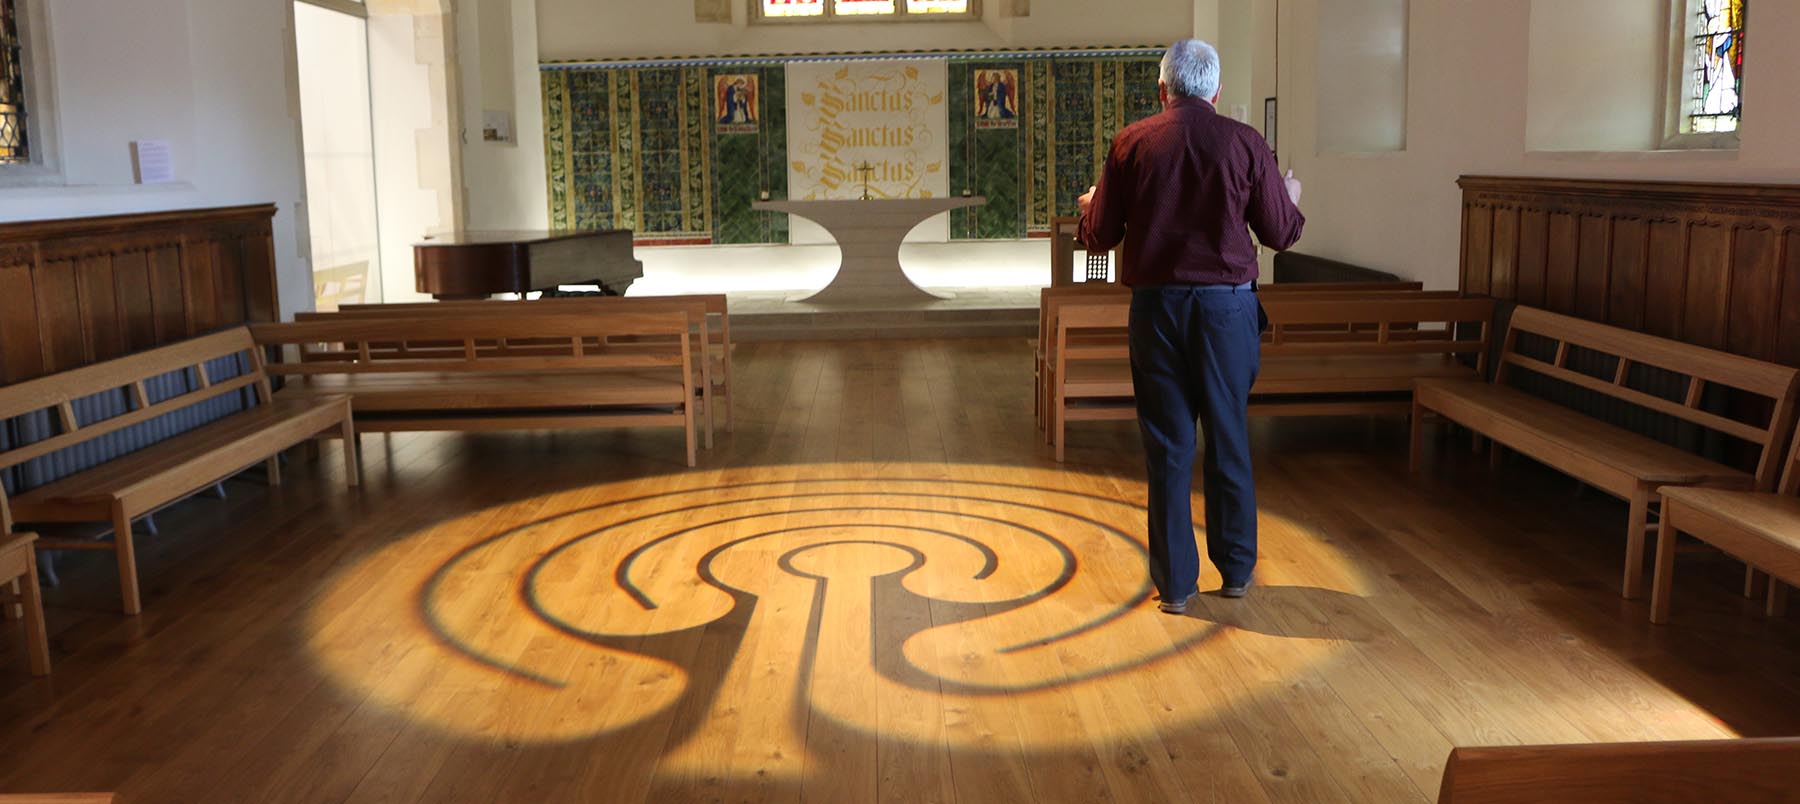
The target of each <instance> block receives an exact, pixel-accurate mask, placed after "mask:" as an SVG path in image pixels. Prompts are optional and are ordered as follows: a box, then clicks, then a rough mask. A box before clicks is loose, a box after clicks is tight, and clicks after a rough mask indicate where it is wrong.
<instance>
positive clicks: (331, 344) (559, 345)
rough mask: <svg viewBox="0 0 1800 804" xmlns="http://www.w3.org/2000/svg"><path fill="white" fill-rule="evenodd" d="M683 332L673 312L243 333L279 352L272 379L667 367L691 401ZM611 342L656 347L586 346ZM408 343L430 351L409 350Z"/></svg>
mask: <svg viewBox="0 0 1800 804" xmlns="http://www.w3.org/2000/svg"><path fill="white" fill-rule="evenodd" d="M688 333H689V325H688V316H687V314H685V313H681V312H629V313H619V314H616V315H606V316H595V315H584V314H580V313H578V312H564V313H555V314H551V315H543V314H515V315H497V314H493V313H483V314H469V315H461V316H452V315H430V316H418V317H410V318H401V317H395V316H388V315H383V316H368V317H357V316H343V317H338V318H329V319H324V320H314V321H296V322H294V323H291V324H256V325H253V326H252V327H251V334H252V335H253V336H254V337H255V339H256V342H257V343H259V344H263V345H267V346H279V347H282V348H283V351H284V362H281V363H275V364H271V365H269V366H268V367H267V371H268V373H269V374H271V375H275V376H301V375H313V374H370V373H393V372H420V371H430V372H440V371H492V372H530V371H544V370H556V369H572V370H580V369H615V368H650V367H659V366H671V367H680V368H681V370H682V380H683V382H684V383H687V384H689V385H690V387H689V389H688V390H689V392H690V394H691V393H692V390H693V389H692V387H691V383H692V381H693V378H692V376H691V372H692V371H693V362H692V361H693V351H692V344H691V343H690V341H689V339H688V337H687V335H688ZM615 337H649V338H663V339H664V341H663V342H661V343H651V344H646V348H643V349H634V350H631V351H617V350H606V349H598V348H595V347H594V346H593V344H595V343H605V342H606V341H607V339H609V338H615ZM511 341H527V342H530V344H531V346H530V348H529V349H528V350H512V349H509V348H508V347H507V346H506V344H507V343H508V342H511ZM409 343H426V344H431V346H430V347H429V348H425V349H418V350H413V349H409V348H408V344H409ZM443 344H457V346H456V347H454V348H446V347H444V346H443ZM288 347H292V348H293V349H295V350H297V351H298V353H299V354H298V356H299V357H300V360H299V361H298V362H286V360H285V359H286V356H287V355H286V354H285V353H286V351H287V349H288Z"/></svg>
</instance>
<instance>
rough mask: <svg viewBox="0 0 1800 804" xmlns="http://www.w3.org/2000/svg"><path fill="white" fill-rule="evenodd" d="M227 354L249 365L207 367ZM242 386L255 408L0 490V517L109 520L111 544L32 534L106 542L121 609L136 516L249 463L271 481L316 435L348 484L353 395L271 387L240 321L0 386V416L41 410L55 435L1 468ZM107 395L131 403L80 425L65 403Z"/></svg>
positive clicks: (132, 584)
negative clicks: (178, 380) (287, 454)
mask: <svg viewBox="0 0 1800 804" xmlns="http://www.w3.org/2000/svg"><path fill="white" fill-rule="evenodd" d="M221 359H236V360H238V361H239V363H240V365H244V366H247V367H248V368H247V369H245V370H244V371H243V372H242V373H240V374H239V375H238V376H236V377H231V378H223V377H221V378H215V377H213V376H212V373H211V371H210V370H209V369H208V365H209V364H211V363H213V362H214V361H218V360H221ZM177 372H179V373H181V374H183V375H185V376H186V377H189V378H191V387H189V388H188V389H186V390H183V391H181V392H179V393H176V394H174V395H172V396H170V397H168V398H166V399H162V400H152V398H151V396H150V392H149V388H148V386H149V381H150V380H152V379H154V378H158V377H162V376H165V375H169V374H172V373H177ZM246 392H248V393H249V394H250V395H251V396H252V397H253V398H254V400H255V402H256V404H255V405H254V406H251V407H248V408H246V409H245V410H242V411H240V412H237V413H232V414H229V415H226V416H224V417H223V418H220V419H218V420H216V421H213V422H210V423H208V424H204V425H201V426H199V427H196V428H194V429H192V430H188V431H187V432H183V433H180V434H179V435H175V436H172V437H170V438H167V439H164V440H161V441H158V442H156V443H155V444H152V445H150V446H148V447H145V448H143V449H140V450H137V451H135V452H131V453H128V454H125V455H121V456H119V457H116V458H113V459H111V460H108V461H106V462H104V463H101V464H100V465H98V466H95V467H93V468H90V469H85V470H82V471H79V472H76V473H74V474H72V475H69V476H66V477H62V478H59V479H57V480H54V481H51V482H49V483H45V484H43V485H40V486H35V487H33V488H29V489H25V490H23V491H21V492H19V493H18V494H15V495H13V496H12V498H11V499H10V500H8V499H7V498H6V496H5V495H4V494H3V493H0V511H4V524H6V525H8V526H9V527H10V525H11V523H12V522H13V521H14V520H19V521H25V522H106V523H110V524H111V525H112V528H113V540H112V542H111V543H110V544H107V543H104V542H91V541H83V540H63V539H54V540H53V539H39V540H38V542H37V547H38V549H40V550H112V551H114V552H115V553H116V554H117V558H118V564H119V593H120V597H121V598H122V601H123V607H124V611H125V613H126V614H137V613H138V612H140V611H142V609H143V606H142V602H141V600H140V596H139V592H138V578H137V551H136V549H135V547H134V546H133V544H132V537H131V523H132V521H133V520H135V519H137V518H139V517H142V516H145V515H147V514H151V513H154V512H156V511H157V510H158V509H160V508H162V507H164V506H166V505H169V504H171V503H173V502H176V501H178V500H181V499H184V498H186V497H188V496H189V495H191V494H193V493H194V492H196V491H200V490H202V489H206V488H209V487H211V486H213V485H215V484H217V483H219V482H220V481H222V480H224V479H225V478H228V477H230V476H232V475H235V474H237V473H238V472H241V471H243V470H244V469H246V468H249V467H250V466H253V465H255V464H257V463H262V464H264V465H265V466H266V467H267V469H268V478H269V483H270V484H272V485H273V484H278V483H280V482H281V463H280V453H281V452H282V451H283V450H286V449H287V448H289V447H292V446H294V445H296V444H299V443H301V442H304V441H307V440H309V439H311V438H314V437H316V436H330V437H341V438H343V439H344V474H345V479H346V481H347V482H348V483H349V484H350V485H351V486H355V485H356V484H357V464H356V449H355V445H354V439H353V438H352V437H351V436H352V432H351V429H350V399H349V397H347V396H343V395H313V396H309V397H304V398H302V397H301V396H299V395H296V394H287V393H282V394H276V393H274V392H273V391H272V390H271V388H270V384H269V378H268V375H267V373H266V372H265V371H264V366H263V357H262V352H261V350H259V349H257V348H256V345H255V344H254V343H253V342H252V341H251V339H250V332H249V330H247V329H245V328H244V327H237V328H235V329H229V330H225V331H223V332H219V333H215V334H212V335H206V336H202V337H199V338H194V339H191V340H187V341H182V342H180V343H175V344H170V345H168V346H162V347H158V348H156V349H151V350H149V351H145V352H139V353H137V354H134V355H128V356H126V357H121V358H116V359H114V360H108V361H106V362H103V363H96V364H94V365H91V366H85V367H82V368H78V369H74V370H72V371H65V372H62V373H60V374H52V375H49V376H47V377H40V378H38V379H35V380H29V381H26V382H22V383H17V384H14V385H9V386H6V387H3V388H0V419H11V418H13V417H16V416H24V415H31V414H37V413H40V412H43V411H49V412H51V413H52V414H53V417H54V420H55V421H56V423H57V425H58V426H59V432H57V434H56V435H53V436H51V437H49V438H45V439H43V440H41V441H37V442H34V443H29V444H22V445H18V446H15V447H13V448H12V449H10V450H6V451H5V452H0V469H7V468H10V467H14V466H18V465H20V464H23V463H25V462H27V461H31V460H34V459H37V458H41V457H44V456H47V455H50V454H52V453H56V452H59V451H61V450H66V449H69V448H71V447H76V446H79V445H82V444H85V443H87V442H89V441H92V440H93V439H97V438H100V437H101V436H105V435H107V434H110V433H116V432H120V431H123V430H125V429H126V428H129V427H133V426H135V425H140V424H144V423H146V422H150V421H151V420H154V419H158V418H160V417H163V416H166V415H169V414H172V413H177V412H181V411H188V410H190V409H191V408H193V407H194V406H196V405H199V404H200V403H202V402H207V401H209V400H213V399H217V398H220V397H223V396H225V395H227V394H236V395H238V396H239V397H240V398H241V397H242V396H243V394H244V393H246ZM101 394H112V395H114V396H115V398H119V399H124V400H129V410H128V411H127V412H124V413H121V414H119V415H117V416H113V417H111V418H105V419H100V420H98V421H81V420H80V417H78V416H77V415H76V412H75V406H74V403H75V402H77V401H79V400H82V399H86V398H88V397H92V396H96V395H101Z"/></svg>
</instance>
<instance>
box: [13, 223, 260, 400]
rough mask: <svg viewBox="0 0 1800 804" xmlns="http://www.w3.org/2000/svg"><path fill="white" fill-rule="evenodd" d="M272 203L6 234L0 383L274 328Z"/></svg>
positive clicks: (39, 226) (29, 226)
mask: <svg viewBox="0 0 1800 804" xmlns="http://www.w3.org/2000/svg"><path fill="white" fill-rule="evenodd" d="M274 215H275V207H274V206H273V205H259V206H249V207H231V208H224V209H203V210H182V211H175V212H156V213H149V214H143V215H118V216H111V217H104V218H78V219H71V220H58V221H28V222H21V223H9V224H3V225H0V383H12V382H18V381H19V380H24V379H30V378H32V377H37V376H41V375H44V374H49V373H53V372H57V371H64V370H67V369H71V368H76V367H78V366H83V365H87V364H89V363H94V362H98V361H101V360H105V359H108V358H112V357H117V356H119V355H123V354H129V353H131V352H135V351H139V350H142V349H148V348H150V347H152V346H158V345H161V344H164V343H168V342H170V341H177V340H181V339H183V338H189V337H192V336H194V335H199V334H202V333H205V332H209V331H212V330H216V329H221V328H223V327H228V326H234V325H237V324H241V323H244V322H246V321H273V320H276V318H277V316H278V312H277V311H278V310H279V309H280V306H279V304H278V303H277V299H276V296H275V248H274V242H273V239H272V237H271V233H270V225H271V221H272V220H273V218H274Z"/></svg>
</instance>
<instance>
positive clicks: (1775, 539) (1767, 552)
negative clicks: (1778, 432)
mask: <svg viewBox="0 0 1800 804" xmlns="http://www.w3.org/2000/svg"><path fill="white" fill-rule="evenodd" d="M1662 526H1663V532H1664V533H1665V534H1667V535H1668V538H1658V539H1657V540H1656V569H1655V571H1654V572H1653V573H1652V574H1653V577H1654V581H1653V582H1652V585H1651V591H1650V622H1653V623H1657V624H1662V623H1667V622H1668V621H1669V605H1670V595H1671V594H1672V590H1673V588H1674V585H1675V553H1676V552H1677V547H1676V538H1675V535H1676V534H1678V533H1686V534H1689V535H1691V536H1694V537H1695V538H1698V539H1699V540H1701V541H1703V542H1705V543H1707V544H1709V545H1712V546H1713V547H1717V548H1719V549H1720V550H1723V551H1725V552H1727V553H1729V554H1731V555H1733V556H1736V557H1737V558H1739V559H1741V560H1743V561H1744V562H1745V563H1746V564H1748V565H1749V566H1750V567H1751V568H1752V572H1754V571H1757V570H1761V571H1763V572H1767V573H1768V574H1769V576H1770V577H1769V590H1768V595H1769V599H1768V609H1767V610H1768V614H1769V616H1771V617H1777V616H1780V615H1781V614H1783V613H1784V612H1785V611H1786V608H1787V594H1788V585H1790V584H1800V437H1797V438H1795V439H1794V445H1793V447H1792V448H1791V449H1789V451H1788V458H1787V468H1786V469H1785V470H1784V471H1783V472H1782V479H1781V487H1780V488H1779V489H1778V490H1777V491H1776V492H1775V493H1773V494H1769V493H1763V492H1757V491H1742V490H1732V489H1712V488H1697V487H1693V486H1666V487H1664V488H1663V489H1662Z"/></svg>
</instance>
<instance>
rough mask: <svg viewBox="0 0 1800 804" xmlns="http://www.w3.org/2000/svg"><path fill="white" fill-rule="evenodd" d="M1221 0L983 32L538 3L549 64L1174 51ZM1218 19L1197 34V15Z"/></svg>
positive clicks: (1102, 11)
mask: <svg viewBox="0 0 1800 804" xmlns="http://www.w3.org/2000/svg"><path fill="white" fill-rule="evenodd" d="M1216 4H1217V0H1106V2H1093V0H1033V2H1032V4H1031V16H1028V17H1018V18H1013V17H1009V16H1007V15H1006V11H1005V9H1004V8H1003V6H1005V5H1006V4H1005V3H1002V2H1000V0H989V2H987V3H985V4H983V9H982V10H983V13H984V16H985V20H984V21H982V22H974V21H969V22H945V21H933V22H913V23H904V24H893V23H867V24H858V23H831V24H816V25H814V24H792V25H749V24H746V21H745V18H746V16H747V15H748V13H749V5H748V3H746V2H744V1H743V0H732V15H733V17H734V20H735V21H734V22H733V23H732V24H729V25H726V24H721V23H696V22H694V4H693V2H692V0H660V1H659V2H654V3H621V2H615V0H538V3H537V6H538V42H539V49H538V52H539V55H540V56H541V57H542V58H544V59H545V60H550V61H555V60H565V59H605V58H635V57H646V56H691V55H701V56H716V55H732V54H762V53H817V52H845V51H859V50H885V51H893V50H900V51H904V50H946V49H959V48H989V47H1064V46H1081V45H1142V44H1167V43H1168V42H1169V41H1170V40H1172V39H1178V38H1181V37H1182V36H1187V35H1191V34H1192V32H1194V31H1196V30H1200V31H1202V32H1203V34H1202V35H1203V36H1211V35H1213V34H1216V32H1217V11H1216ZM1197 8H1198V9H1201V11H1202V13H1206V12H1207V11H1209V10H1210V11H1211V17H1210V18H1208V19H1207V20H1203V22H1202V24H1201V25H1200V26H1198V27H1197V26H1196V24H1195V16H1194V15H1195V11H1196V9H1197Z"/></svg>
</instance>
